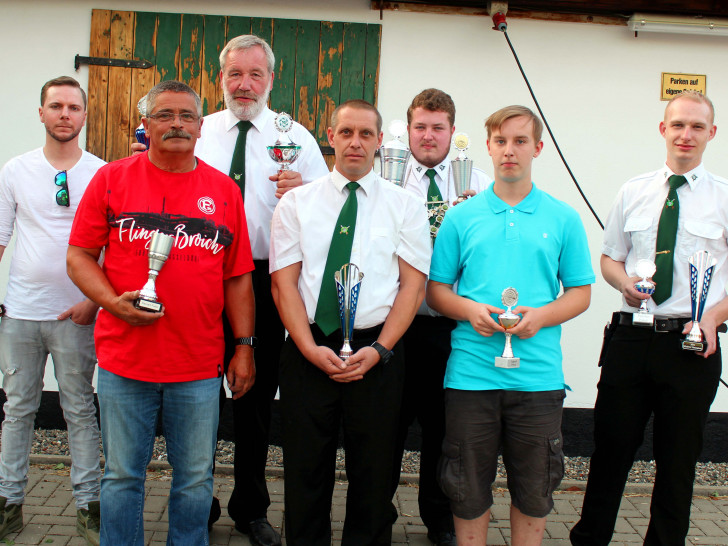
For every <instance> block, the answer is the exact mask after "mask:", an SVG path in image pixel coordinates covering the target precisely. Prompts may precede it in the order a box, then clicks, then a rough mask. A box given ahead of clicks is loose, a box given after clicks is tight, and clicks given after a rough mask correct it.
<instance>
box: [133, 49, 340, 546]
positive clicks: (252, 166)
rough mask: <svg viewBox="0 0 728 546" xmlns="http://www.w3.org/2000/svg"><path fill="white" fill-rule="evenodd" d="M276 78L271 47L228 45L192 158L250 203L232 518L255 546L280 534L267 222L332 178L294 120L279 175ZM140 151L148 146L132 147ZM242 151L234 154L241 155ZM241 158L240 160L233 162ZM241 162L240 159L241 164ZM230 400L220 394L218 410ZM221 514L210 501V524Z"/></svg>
mask: <svg viewBox="0 0 728 546" xmlns="http://www.w3.org/2000/svg"><path fill="white" fill-rule="evenodd" d="M274 77H275V56H274V54H273V51H272V50H271V48H270V46H269V45H268V43H267V42H266V41H265V40H263V39H262V38H259V37H258V36H254V35H252V34H244V35H241V36H237V37H235V38H233V39H232V40H230V41H229V42H228V43H227V45H225V47H224V48H223V50H222V51H221V52H220V85H221V87H222V90H223V96H224V98H225V106H226V107H227V108H226V109H225V110H222V111H220V112H216V113H214V114H210V115H208V116H205V118H204V124H203V125H202V136H201V137H200V138H199V139H198V141H197V145H196V146H195V156H197V157H199V158H200V159H202V160H203V161H204V162H205V163H207V164H208V165H211V166H212V167H215V168H216V169H218V170H219V171H221V172H223V173H225V174H229V175H230V177H231V178H232V179H233V180H234V181H235V183H236V184H238V186H239V187H240V190H241V192H242V194H243V202H244V204H245V215H246V218H247V222H248V234H249V236H250V246H251V249H252V251H253V263H254V264H255V270H254V271H253V291H254V292H255V322H256V332H257V334H258V337H257V338H254V340H255V341H254V343H257V345H256V346H255V364H256V376H255V383H254V385H253V387H252V388H251V389H250V390H249V391H248V392H246V393H245V394H244V395H242V396H240V395H237V396H236V395H233V424H234V437H235V460H234V475H235V487H234V489H233V492H232V494H231V495H230V501H229V503H228V513H229V514H230V517H231V518H232V519H233V521H234V522H235V528H236V529H237V530H238V531H240V532H242V533H245V534H248V535H249V538H250V540H251V542H252V543H253V544H255V545H257V546H278V545H280V543H281V537H280V535H279V534H278V532H277V531H276V530H275V529H273V527H272V526H271V525H270V523H269V522H268V518H267V511H268V506H270V496H269V495H268V488H267V485H266V480H265V465H266V461H267V457H268V437H269V431H270V421H271V405H272V402H273V398H274V396H275V394H276V391H277V389H278V363H279V360H280V352H281V348H282V346H283V341H284V335H285V333H284V329H283V325H282V324H281V320H280V318H279V316H278V313H277V312H276V309H275V304H274V303H273V300H272V298H271V288H270V275H269V273H268V250H269V246H270V222H271V217H272V216H273V209H275V207H276V205H277V204H278V201H279V200H280V198H281V196H282V195H283V194H284V193H286V192H287V191H288V190H290V189H291V188H295V187H298V186H300V185H302V184H304V183H308V182H311V181H312V180H315V179H317V178H320V177H322V176H324V175H327V174H328V167H327V166H326V162H325V161H324V159H323V156H322V155H321V151H320V149H319V145H318V143H317V142H316V140H315V139H314V138H313V136H312V135H311V133H310V132H309V131H308V130H307V129H306V128H305V127H303V126H302V125H300V124H299V123H296V122H293V124H292V127H291V130H290V132H289V133H288V135H289V137H290V138H291V140H292V141H293V142H295V143H296V144H299V145H300V146H301V153H300V155H299V157H298V158H297V159H296V161H295V162H294V163H293V164H292V165H291V169H290V170H286V171H279V170H278V165H277V164H276V163H275V162H274V161H273V160H272V159H271V158H270V157H269V155H268V150H267V148H266V147H267V146H270V145H272V144H273V143H275V141H276V140H277V139H278V137H279V134H278V131H277V130H276V128H275V126H274V120H275V117H276V113H275V112H273V111H271V110H270V109H269V108H268V107H267V103H268V96H269V95H270V91H271V88H272V86H273V79H274ZM132 149H133V150H135V151H140V150H143V149H144V146H143V145H140V144H134V145H132ZM236 150H237V153H236ZM236 158H237V159H238V160H236ZM240 158H242V162H240V161H239V159H240ZM224 327H225V339H226V354H225V361H226V362H228V361H229V360H230V358H231V357H232V355H233V354H234V351H235V346H234V341H233V339H234V338H233V336H232V334H231V332H230V328H229V326H228V323H227V321H226V320H225V321H224ZM224 401H225V394H224V392H223V393H221V409H222V405H223V403H224ZM219 516H220V503H219V501H218V499H217V498H215V499H214V500H213V505H212V509H211V511H210V524H209V525H210V526H211V525H212V523H214V522H215V521H216V520H217V519H218V518H219Z"/></svg>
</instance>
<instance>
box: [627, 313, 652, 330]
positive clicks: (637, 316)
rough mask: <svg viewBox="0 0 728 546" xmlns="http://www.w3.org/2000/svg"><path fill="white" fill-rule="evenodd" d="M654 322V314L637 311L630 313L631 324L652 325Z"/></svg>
mask: <svg viewBox="0 0 728 546" xmlns="http://www.w3.org/2000/svg"><path fill="white" fill-rule="evenodd" d="M654 324H655V315H653V314H652V313H643V312H638V313H634V314H633V315H632V325H634V326H647V327H652V326H653V325H654Z"/></svg>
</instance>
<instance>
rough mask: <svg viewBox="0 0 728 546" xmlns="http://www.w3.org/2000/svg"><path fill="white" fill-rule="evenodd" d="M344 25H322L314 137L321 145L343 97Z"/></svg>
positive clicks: (329, 23) (324, 141)
mask: <svg viewBox="0 0 728 546" xmlns="http://www.w3.org/2000/svg"><path fill="white" fill-rule="evenodd" d="M343 33H344V24H343V23H332V22H330V21H323V22H322V23H321V45H320V48H319V77H318V97H319V98H318V112H317V114H318V116H317V119H316V133H315V134H314V136H315V137H316V140H318V142H319V144H325V143H326V142H327V139H326V128H327V127H328V126H329V120H330V118H331V114H332V113H333V111H334V109H335V108H336V106H337V105H338V104H339V98H340V95H341V52H342V49H343V42H342V40H343Z"/></svg>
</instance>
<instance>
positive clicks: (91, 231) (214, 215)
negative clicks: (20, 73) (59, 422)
mask: <svg viewBox="0 0 728 546" xmlns="http://www.w3.org/2000/svg"><path fill="white" fill-rule="evenodd" d="M197 161H198V163H197V167H196V168H195V169H194V170H193V171H191V172H188V173H170V172H167V171H163V170H161V169H159V168H157V167H155V166H154V165H153V164H152V163H151V162H150V161H149V159H148V157H147V154H141V155H136V156H132V157H129V158H126V159H121V160H119V161H114V162H113V163H109V164H108V165H106V166H104V167H102V168H101V169H99V171H98V172H97V173H96V175H95V176H94V178H93V179H92V180H91V182H90V184H89V186H88V189H87V190H86V193H85V194H84V196H83V199H82V200H81V203H80V205H79V207H78V211H77V212H76V218H75V219H74V222H73V228H72V229H71V237H70V241H69V243H70V244H71V245H74V246H79V247H83V248H101V247H106V248H105V254H104V261H103V271H104V273H105V274H106V277H107V278H108V279H109V282H110V283H111V285H112V286H113V287H114V290H115V291H116V293H117V294H122V293H124V292H128V291H133V290H140V289H141V288H142V287H143V286H144V284H145V283H146V281H147V278H148V272H149V261H148V247H149V241H150V239H151V237H152V234H153V233H154V232H156V231H160V232H163V233H166V234H167V235H172V236H173V237H175V243H174V246H173V247H172V251H171V252H170V255H169V258H168V259H167V261H166V262H165V263H164V266H163V267H162V269H161V271H160V273H159V276H158V277H157V280H156V291H157V298H158V299H159V301H160V302H162V303H163V304H164V307H165V312H164V316H163V317H162V318H160V319H159V320H157V321H156V322H155V323H154V324H152V325H150V326H131V325H129V324H128V323H126V322H125V321H123V320H121V319H118V318H116V317H114V316H113V315H112V314H111V313H108V312H107V311H105V310H103V309H102V310H101V312H100V313H99V317H98V320H97V322H96V330H95V338H96V355H97V357H98V359H99V366H100V367H102V368H103V369H105V370H108V371H110V372H112V373H115V374H117V375H120V376H123V377H128V378H130V379H136V380H140V381H151V382H160V383H166V382H178V381H194V380H199V379H209V378H211V377H217V376H220V375H222V369H223V354H224V342H223V333H222V313H223V306H224V295H223V280H224V279H228V278H231V277H235V276H238V275H242V274H244V273H247V272H249V271H252V270H253V258H252V254H251V251H250V241H249V239H248V228H247V225H246V221H245V211H244V210H243V200H242V197H241V195H240V189H239V188H238V187H237V186H236V185H235V184H234V183H233V182H232V180H230V178H229V177H227V176H225V175H224V174H222V173H221V172H220V171H218V170H217V169H214V168H212V167H210V166H209V165H207V164H206V163H203V162H202V161H200V160H199V159H198V160H197Z"/></svg>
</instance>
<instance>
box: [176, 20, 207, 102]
mask: <svg viewBox="0 0 728 546" xmlns="http://www.w3.org/2000/svg"><path fill="white" fill-rule="evenodd" d="M203 34H204V17H203V16H202V15H191V14H188V13H185V14H184V15H182V31H181V37H180V62H179V67H180V69H179V80H180V81H183V82H185V83H186V84H187V85H189V86H190V87H191V88H192V89H194V90H195V91H197V92H198V93H199V92H200V85H201V81H202V78H201V73H200V62H201V60H202V40H203Z"/></svg>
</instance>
